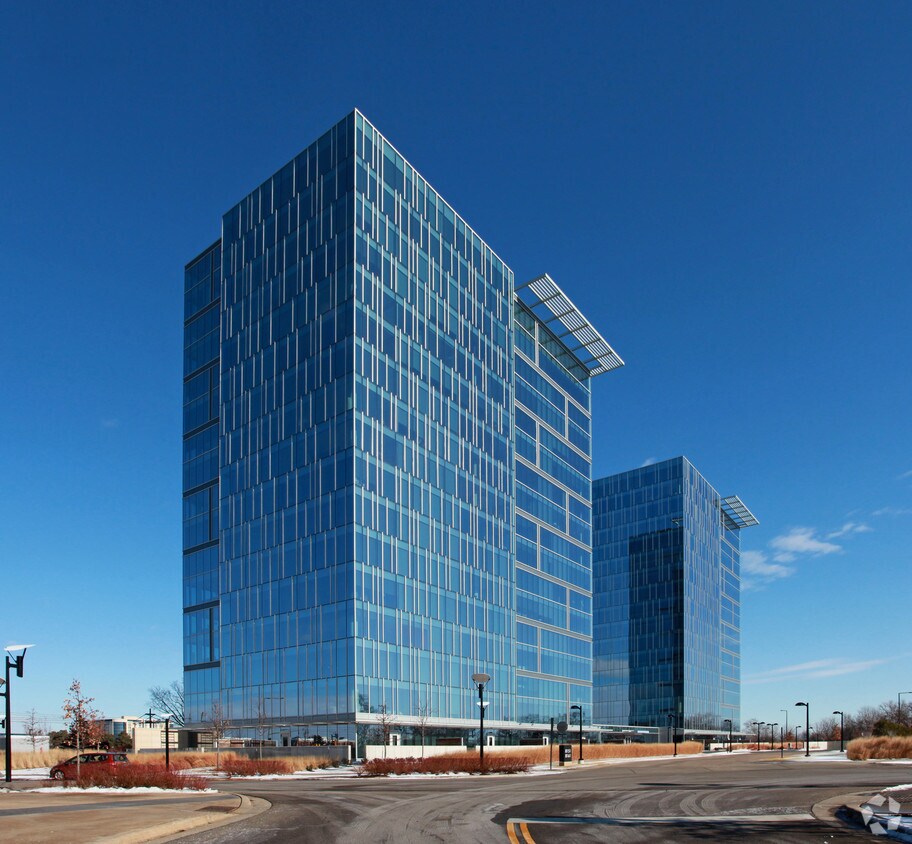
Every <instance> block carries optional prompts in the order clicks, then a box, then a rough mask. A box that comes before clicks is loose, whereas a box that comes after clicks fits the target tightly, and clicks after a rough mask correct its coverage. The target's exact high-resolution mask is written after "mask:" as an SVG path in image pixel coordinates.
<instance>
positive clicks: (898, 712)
mask: <svg viewBox="0 0 912 844" xmlns="http://www.w3.org/2000/svg"><path fill="white" fill-rule="evenodd" d="M903 695H912V692H899V694H897V695H896V723H897V724H899V723H901V722H902V696H903Z"/></svg>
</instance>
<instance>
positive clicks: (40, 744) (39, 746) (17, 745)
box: [0, 733, 51, 753]
mask: <svg viewBox="0 0 912 844" xmlns="http://www.w3.org/2000/svg"><path fill="white" fill-rule="evenodd" d="M10 738H11V739H12V742H13V753H31V752H32V751H33V750H36V751H38V750H47V749H48V748H50V746H51V740H50V739H49V738H48V737H47V736H36V737H35V738H36V743H35V745H34V746H33V745H32V737H31V736H24V735H16V734H15V733H14V734H13V735H12V736H10ZM2 749H3V748H2V746H0V752H2Z"/></svg>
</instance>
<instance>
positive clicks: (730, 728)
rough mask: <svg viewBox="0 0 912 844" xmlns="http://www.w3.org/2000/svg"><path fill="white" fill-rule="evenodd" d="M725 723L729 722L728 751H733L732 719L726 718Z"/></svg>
mask: <svg viewBox="0 0 912 844" xmlns="http://www.w3.org/2000/svg"><path fill="white" fill-rule="evenodd" d="M722 723H723V724H728V752H729V753H731V752H732V719H731V718H726V719H725V720H724V721H723V722H722Z"/></svg>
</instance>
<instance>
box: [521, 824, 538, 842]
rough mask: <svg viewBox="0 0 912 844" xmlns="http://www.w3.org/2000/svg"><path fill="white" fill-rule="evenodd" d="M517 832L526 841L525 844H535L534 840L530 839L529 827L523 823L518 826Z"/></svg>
mask: <svg viewBox="0 0 912 844" xmlns="http://www.w3.org/2000/svg"><path fill="white" fill-rule="evenodd" d="M519 831H520V832H521V833H522V836H523V838H525V839H526V844H535V839H534V838H533V837H532V833H530V832H529V827H528V826H526V825H525V824H524V823H521V824H520V825H519Z"/></svg>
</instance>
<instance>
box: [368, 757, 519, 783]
mask: <svg viewBox="0 0 912 844" xmlns="http://www.w3.org/2000/svg"><path fill="white" fill-rule="evenodd" d="M531 765H532V760H531V759H529V758H528V757H527V756H523V755H520V754H514V753H511V754H486V755H485V765H484V769H485V772H486V773H490V774H517V773H522V772H525V771H528V770H529V767H530V766H531ZM357 773H358V776H359V777H388V776H390V775H399V776H401V775H404V774H456V773H460V774H480V773H481V760H480V759H479V758H478V754H477V753H472V752H467V753H458V754H457V753H453V754H447V755H446V756H427V757H425V758H424V759H417V758H408V759H371V760H370V761H369V762H365V763H364V764H363V765H362V766H361V767H360V768H359V769H358V772H357Z"/></svg>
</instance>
